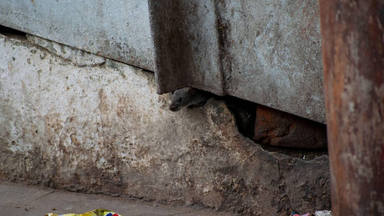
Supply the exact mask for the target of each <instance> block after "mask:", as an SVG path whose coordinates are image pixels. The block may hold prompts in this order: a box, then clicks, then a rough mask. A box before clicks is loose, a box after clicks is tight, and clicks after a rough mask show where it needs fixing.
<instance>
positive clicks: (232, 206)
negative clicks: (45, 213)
mask: <svg viewBox="0 0 384 216" xmlns="http://www.w3.org/2000/svg"><path fill="white" fill-rule="evenodd" d="M28 38H29V41H32V42H29V41H27V40H23V41H20V40H15V39H10V38H7V37H4V36H1V35H0V179H5V180H12V181H23V182H29V183H34V184H43V185H46V186H50V187H55V188H65V189H68V190H71V191H82V192H94V193H106V194H113V195H127V196H130V197H134V198H140V199H144V200H156V201H159V202H163V203H173V204H181V205H184V204H187V205H192V204H197V205H202V206H205V207H211V208H216V209H218V210H225V211H230V212H234V213H236V212H237V213H239V214H240V215H288V214H289V213H290V211H291V210H292V209H294V210H296V211H300V212H306V211H312V210H315V209H329V208H330V194H329V192H330V191H329V173H328V158H327V156H326V155H323V156H319V157H316V158H314V159H311V160H304V159H302V158H303V156H300V157H292V156H288V155H285V154H281V153H276V152H268V151H266V150H264V149H263V148H262V147H261V146H260V145H258V144H256V143H253V142H252V141H250V140H249V139H246V138H244V137H243V136H242V135H241V134H239V132H238V131H237V128H236V126H235V121H234V119H233V116H232V114H231V113H230V111H229V110H228V109H227V107H226V106H225V104H224V103H223V101H220V100H217V99H212V100H210V101H208V103H207V104H206V105H205V106H204V107H201V108H196V109H183V110H181V111H179V112H176V113H174V112H170V111H169V110H168V106H169V98H168V95H158V94H157V93H156V85H155V82H154V76H153V73H148V72H145V71H143V70H141V69H138V68H135V67H132V66H128V65H125V64H122V63H118V62H115V61H111V60H108V59H104V58H101V57H98V56H92V55H89V54H87V53H84V52H83V53H79V52H80V51H78V50H73V49H71V48H69V47H65V46H62V45H59V44H56V43H52V42H47V41H42V39H38V38H34V37H28ZM36 43H37V44H40V45H41V46H43V45H44V46H45V48H42V47H41V46H37V45H35V44H36ZM64 51H65V52H64Z"/></svg>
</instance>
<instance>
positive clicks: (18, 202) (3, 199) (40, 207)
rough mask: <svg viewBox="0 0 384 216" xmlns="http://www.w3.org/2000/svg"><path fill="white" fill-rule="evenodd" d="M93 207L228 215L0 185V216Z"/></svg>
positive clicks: (129, 214)
mask: <svg viewBox="0 0 384 216" xmlns="http://www.w3.org/2000/svg"><path fill="white" fill-rule="evenodd" d="M96 208H105V209H109V210H112V211H115V212H117V213H119V214H121V215H122V216H165V215H171V216H176V215H180V216H214V215H219V216H230V215H232V214H230V213H225V212H217V211H214V210H212V209H204V208H198V207H183V206H181V207H174V206H165V205H161V204H157V203H150V202H143V201H138V200H131V199H127V198H122V197H111V196H106V195H99V194H83V193H75V192H67V191H62V190H55V189H51V188H45V187H39V186H31V185H22V184H14V183H8V182H0V215H4V216H44V215H45V214H46V213H51V212H52V213H58V214H64V213H84V212H87V211H90V210H93V209H96Z"/></svg>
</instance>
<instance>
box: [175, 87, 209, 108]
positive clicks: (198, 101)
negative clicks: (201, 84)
mask: <svg viewBox="0 0 384 216" xmlns="http://www.w3.org/2000/svg"><path fill="white" fill-rule="evenodd" d="M212 96H213V95H212V94H211V93H209V92H206V91H202V90H199V89H195V88H191V87H186V88H182V89H178V90H176V91H174V92H173V93H172V96H171V105H170V106H169V109H170V110H171V111H173V112H176V111H179V110H181V109H182V108H183V107H187V108H193V107H200V106H203V105H204V104H205V103H206V102H207V100H208V99H209V98H211V97H212Z"/></svg>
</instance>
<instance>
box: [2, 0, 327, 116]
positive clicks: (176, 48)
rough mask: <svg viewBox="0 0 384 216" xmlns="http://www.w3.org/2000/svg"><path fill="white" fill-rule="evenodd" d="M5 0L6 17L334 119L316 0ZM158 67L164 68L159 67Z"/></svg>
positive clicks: (186, 82) (190, 82) (169, 73)
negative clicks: (328, 110) (326, 95)
mask: <svg viewBox="0 0 384 216" xmlns="http://www.w3.org/2000/svg"><path fill="white" fill-rule="evenodd" d="M149 3H150V5H151V10H150V13H151V14H152V15H151V22H152V35H153V36H154V43H155V44H156V54H157V58H156V62H157V63H156V66H155V63H154V62H155V60H154V48H153V41H152V37H151V30H150V24H149V23H150V17H149V11H148V2H147V1H143V0H109V1H103V0H96V1H94V0H92V1H91V0H84V1H74V0H67V1H50V0H19V1H0V24H2V25H5V26H9V27H12V28H16V29H19V30H22V31H26V32H28V33H31V34H34V35H38V36H41V37H43V38H48V39H50V40H54V41H57V42H59V43H63V44H67V45H70V46H73V47H77V48H80V49H83V50H86V51H89V52H91V53H95V54H99V55H102V56H106V57H108V58H112V59H116V60H119V61H122V62H125V63H128V64H131V65H135V66H138V67H141V68H145V69H148V70H152V71H155V70H156V77H157V80H158V84H159V88H158V89H159V92H160V93H164V92H169V91H172V90H175V89H178V88H182V87H185V86H192V87H195V88H200V89H204V90H207V91H210V92H213V93H216V94H218V95H226V94H228V95H233V96H236V97H240V98H243V99H247V100H250V101H254V102H257V103H260V104H264V105H266V106H269V107H273V108H276V109H279V110H283V111H286V112H289V113H293V114H296V115H298V116H302V117H305V118H309V119H312V120H316V121H319V122H325V114H324V110H325V109H324V102H323V92H322V67H321V61H320V59H321V58H320V35H319V32H320V30H319V17H318V16H319V15H318V4H317V0H308V1H301V0H288V1H287V0H243V1H237V0H220V1H219V0H193V1H190V0H178V1H174V0H161V1H156V0H150V1H149ZM155 68H156V69H155Z"/></svg>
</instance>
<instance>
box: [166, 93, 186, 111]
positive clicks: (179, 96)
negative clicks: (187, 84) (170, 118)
mask: <svg viewBox="0 0 384 216" xmlns="http://www.w3.org/2000/svg"><path fill="white" fill-rule="evenodd" d="M189 91H190V90H189V88H183V89H178V90H176V91H174V92H173V93H172V97H171V105H169V109H170V110H171V111H174V112H175V111H178V110H180V109H181V108H183V107H185V106H187V105H188V104H189V103H190V96H189Z"/></svg>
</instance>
